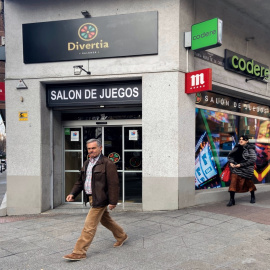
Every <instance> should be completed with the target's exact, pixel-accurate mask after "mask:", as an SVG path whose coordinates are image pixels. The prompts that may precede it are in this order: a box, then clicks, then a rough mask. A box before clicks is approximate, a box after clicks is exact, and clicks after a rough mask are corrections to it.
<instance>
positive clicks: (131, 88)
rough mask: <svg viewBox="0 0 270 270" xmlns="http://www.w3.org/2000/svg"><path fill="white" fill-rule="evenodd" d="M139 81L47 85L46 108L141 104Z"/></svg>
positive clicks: (140, 84) (140, 85)
mask: <svg viewBox="0 0 270 270" xmlns="http://www.w3.org/2000/svg"><path fill="white" fill-rule="evenodd" d="M141 103H142V83H141V81H128V82H117V83H95V84H92V83H91V84H77V85H75V84H74V85H71V84H67V85H48V86H47V106H48V107H79V106H91V105H94V106H97V105H98V106H100V105H120V104H125V105H127V104H141Z"/></svg>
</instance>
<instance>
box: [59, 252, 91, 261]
mask: <svg viewBox="0 0 270 270" xmlns="http://www.w3.org/2000/svg"><path fill="white" fill-rule="evenodd" d="M63 258H64V259H66V260H70V261H80V260H83V259H85V258H86V255H85V254H75V253H71V254H68V255H66V256H64V257H63Z"/></svg>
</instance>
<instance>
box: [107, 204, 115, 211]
mask: <svg viewBox="0 0 270 270" xmlns="http://www.w3.org/2000/svg"><path fill="white" fill-rule="evenodd" d="M108 206H109V209H110V210H113V209H114V208H115V207H116V205H112V204H109V205H108Z"/></svg>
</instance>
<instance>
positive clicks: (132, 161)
mask: <svg viewBox="0 0 270 270" xmlns="http://www.w3.org/2000/svg"><path fill="white" fill-rule="evenodd" d="M129 164H130V165H131V166H132V167H133V168H137V167H139V166H140V165H141V164H142V160H141V158H139V157H132V158H131V159H130V160H129Z"/></svg>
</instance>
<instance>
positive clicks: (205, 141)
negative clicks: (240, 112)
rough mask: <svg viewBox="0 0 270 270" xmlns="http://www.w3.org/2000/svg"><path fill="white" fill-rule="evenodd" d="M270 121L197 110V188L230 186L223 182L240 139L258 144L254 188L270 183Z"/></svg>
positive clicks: (256, 145)
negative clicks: (228, 164) (221, 175)
mask: <svg viewBox="0 0 270 270" xmlns="http://www.w3.org/2000/svg"><path fill="white" fill-rule="evenodd" d="M269 131H270V121H269V120H261V119H257V118H251V117H245V116H236V115H233V114H227V113H223V112H216V111H210V110H204V109H198V108H197V109H196V146H195V188H196V189H208V188H219V187H224V186H229V184H230V182H226V183H225V182H223V181H221V179H220V174H221V173H222V171H223V169H224V167H225V165H226V163H227V161H228V159H227V156H228V154H229V152H230V151H231V150H232V149H233V148H234V146H235V145H236V144H238V139H239V136H241V135H248V137H249V138H250V139H251V142H250V143H255V147H256V154H257V160H256V166H255V169H254V177H253V179H252V180H253V181H254V183H255V184H258V183H268V182H270V164H269V161H270V144H269V142H270V141H269Z"/></svg>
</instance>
